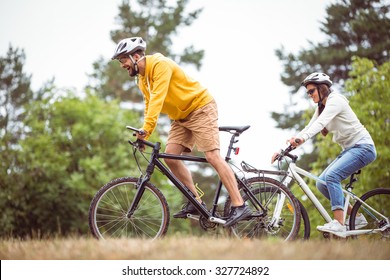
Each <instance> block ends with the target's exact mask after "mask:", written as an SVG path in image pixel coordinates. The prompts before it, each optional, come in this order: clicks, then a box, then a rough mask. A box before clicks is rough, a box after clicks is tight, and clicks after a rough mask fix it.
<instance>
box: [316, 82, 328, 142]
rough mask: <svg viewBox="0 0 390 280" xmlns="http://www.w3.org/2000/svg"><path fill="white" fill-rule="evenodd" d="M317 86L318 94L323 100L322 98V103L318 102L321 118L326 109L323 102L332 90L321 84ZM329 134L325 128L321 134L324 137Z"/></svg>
mask: <svg viewBox="0 0 390 280" xmlns="http://www.w3.org/2000/svg"><path fill="white" fill-rule="evenodd" d="M316 86H317V90H318V94H320V95H321V98H320V100H321V101H320V102H318V116H319V115H321V113H322V111H324V109H325V105H324V104H323V103H322V100H323V99H324V98H326V97H328V95H329V93H330V92H331V90H330V89H329V87H328V86H327V85H326V84H319V85H316ZM328 132H329V131H328V130H327V129H326V128H325V127H324V128H323V129H322V130H321V134H322V135H324V136H326V135H328Z"/></svg>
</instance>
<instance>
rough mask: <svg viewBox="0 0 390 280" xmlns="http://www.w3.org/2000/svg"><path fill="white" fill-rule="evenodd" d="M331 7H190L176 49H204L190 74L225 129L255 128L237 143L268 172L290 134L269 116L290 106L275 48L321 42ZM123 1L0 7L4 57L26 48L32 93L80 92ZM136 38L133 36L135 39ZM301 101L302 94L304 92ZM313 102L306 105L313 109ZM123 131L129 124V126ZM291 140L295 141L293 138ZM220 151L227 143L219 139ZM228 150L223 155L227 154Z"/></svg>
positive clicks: (107, 51) (278, 0)
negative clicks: (44, 89)
mask: <svg viewBox="0 0 390 280" xmlns="http://www.w3.org/2000/svg"><path fill="white" fill-rule="evenodd" d="M332 2H334V1H330V0H325V1H324V0H294V1H288V0H273V1H264V0H261V1H260V0H240V1H238V0H192V1H191V3H190V8H199V7H203V8H204V10H203V12H202V14H201V15H200V17H199V19H198V20H197V21H196V22H195V23H194V24H193V25H192V26H191V27H190V28H186V29H182V30H181V33H180V34H179V35H178V36H177V37H176V38H175V40H174V41H173V44H174V48H175V50H181V49H183V48H184V47H185V46H188V45H190V44H193V45H194V46H195V48H196V49H203V50H205V57H204V60H203V66H202V69H201V70H200V71H196V70H195V69H193V68H191V67H185V68H186V70H187V71H189V72H190V74H191V75H192V76H194V77H195V78H197V79H199V80H200V82H201V83H202V84H204V85H205V86H207V87H208V88H209V89H210V92H211V94H212V95H213V96H214V97H215V99H216V100H217V102H218V107H219V113H220V119H219V123H220V125H251V128H250V129H249V130H248V131H247V132H245V133H244V134H243V135H242V137H241V141H240V147H241V152H240V155H239V156H238V158H236V160H237V161H238V162H239V161H241V160H242V159H245V160H246V161H248V162H250V163H253V164H254V165H255V166H258V167H261V168H268V167H269V161H270V158H271V155H272V153H273V151H276V150H277V149H279V148H284V143H285V140H286V139H287V138H288V137H289V136H290V133H289V132H288V131H280V130H278V129H276V128H275V122H274V121H273V120H272V119H271V118H270V113H271V112H272V111H279V112H280V111H282V110H283V107H284V105H285V104H287V103H288V98H289V95H288V88H287V87H285V86H284V85H283V84H282V83H281V81H280V74H281V73H282V70H283V68H282V64H281V62H280V61H279V60H278V59H277V57H276V56H275V49H277V48H280V47H281V46H282V45H283V46H284V47H285V48H286V50H288V51H291V52H295V53H296V52H297V51H298V50H299V49H301V48H307V47H308V46H309V42H313V43H316V42H321V41H323V40H324V34H323V33H321V32H320V21H323V20H324V18H325V16H326V7H327V6H329V4H330V3H332ZM119 3H121V0H115V1H114V0H100V1H94V0H66V1H65V0H64V1H53V0H34V1H29V0H1V2H0V30H1V31H0V54H1V56H4V55H5V54H6V51H7V49H8V46H9V44H12V46H13V47H19V48H22V49H24V51H25V53H26V65H25V69H24V70H25V71H26V72H27V73H29V74H32V86H33V89H35V90H36V89H38V88H39V87H40V86H41V85H42V84H43V83H44V82H45V81H47V80H49V79H51V78H52V77H55V81H56V82H55V83H56V85H57V86H58V87H60V88H63V87H65V88H75V89H77V90H78V91H81V90H82V88H83V87H84V86H85V85H86V84H87V80H88V79H87V73H91V71H92V63H93V62H94V61H95V60H97V59H98V58H99V57H101V56H102V57H103V58H105V59H106V60H107V61H108V60H109V58H110V57H111V55H112V53H113V52H114V48H115V43H114V42H112V41H111V39H110V36H109V32H110V31H111V30H113V29H117V28H119V26H117V25H116V24H115V17H116V16H117V14H118V5H119ZM136 35H137V34H129V36H136ZM302 96H304V92H303V91H302ZM308 104H310V103H309V102H308V103H307V105H306V104H305V106H309V105H308ZM124 125H126V124H124ZM291 136H292V135H291ZM222 142H223V143H222V145H223V146H226V145H227V142H226V141H225V138H224V137H223V136H222ZM224 152H225V150H224V149H223V150H222V153H224Z"/></svg>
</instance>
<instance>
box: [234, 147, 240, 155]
mask: <svg viewBox="0 0 390 280" xmlns="http://www.w3.org/2000/svg"><path fill="white" fill-rule="evenodd" d="M239 152H240V148H239V147H237V148H234V154H235V155H238V153H239Z"/></svg>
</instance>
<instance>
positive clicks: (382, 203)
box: [349, 188, 390, 240]
mask: <svg viewBox="0 0 390 280" xmlns="http://www.w3.org/2000/svg"><path fill="white" fill-rule="evenodd" d="M360 199H361V200H362V201H364V203H362V202H360V201H356V203H355V205H354V206H353V208H352V211H351V215H350V218H349V228H350V229H351V230H354V229H357V228H358V229H362V230H365V229H367V230H369V229H371V230H372V232H370V233H368V234H364V235H358V237H359V238H367V239H384V240H390V226H389V219H390V189H385V188H379V189H374V190H371V191H369V192H367V193H365V194H364V195H362V197H361V198H360ZM368 206H370V207H371V208H373V209H374V210H375V211H374V210H373V209H370V208H369V207H368ZM358 213H360V214H363V215H364V217H365V218H366V220H367V225H364V226H359V227H357V226H356V225H355V219H356V216H357V215H358Z"/></svg>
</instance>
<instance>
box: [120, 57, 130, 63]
mask: <svg viewBox="0 0 390 280" xmlns="http://www.w3.org/2000/svg"><path fill="white" fill-rule="evenodd" d="M128 58H129V57H128V56H124V57H121V58H118V61H119V62H120V63H125V62H126V59H128Z"/></svg>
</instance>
